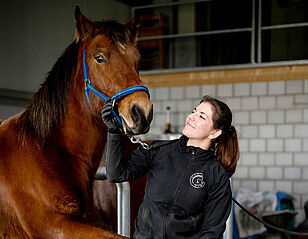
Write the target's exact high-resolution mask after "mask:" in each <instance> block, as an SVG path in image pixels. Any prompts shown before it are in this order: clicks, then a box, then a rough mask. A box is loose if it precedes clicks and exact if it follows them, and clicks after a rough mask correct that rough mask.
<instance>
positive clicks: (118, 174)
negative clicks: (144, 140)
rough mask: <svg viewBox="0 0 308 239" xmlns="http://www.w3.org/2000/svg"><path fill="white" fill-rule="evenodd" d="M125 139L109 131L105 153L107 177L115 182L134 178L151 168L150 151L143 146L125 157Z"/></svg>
mask: <svg viewBox="0 0 308 239" xmlns="http://www.w3.org/2000/svg"><path fill="white" fill-rule="evenodd" d="M123 148H124V139H123V136H122V135H121V134H112V133H108V138H107V145H106V150H105V155H104V160H105V166H106V173H107V179H108V180H109V181H110V182H113V183H119V182H124V181H130V180H134V179H136V178H139V177H141V176H143V175H145V174H146V173H147V172H148V171H149V169H150V157H151V155H150V152H149V151H147V150H144V149H141V147H139V148H137V149H136V150H134V151H132V152H131V153H130V154H129V155H127V157H126V158H124V157H123Z"/></svg>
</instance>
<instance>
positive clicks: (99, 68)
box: [75, 7, 153, 135]
mask: <svg viewBox="0 0 308 239" xmlns="http://www.w3.org/2000/svg"><path fill="white" fill-rule="evenodd" d="M75 25H76V36H75V40H76V42H77V43H80V50H79V56H80V55H81V54H83V55H84V56H83V57H84V62H85V63H84V64H85V65H86V67H87V69H85V67H84V68H83V72H84V73H85V72H86V71H88V73H87V74H88V78H89V82H88V83H90V84H91V86H92V87H93V88H95V90H97V91H98V92H99V93H102V95H104V96H107V98H111V97H112V96H113V95H115V94H117V93H119V92H121V91H123V90H125V89H127V88H129V87H132V86H136V85H141V80H140V77H139V69H138V62H139V59H140V54H139V51H138V50H137V48H136V42H137V35H138V24H137V23H136V21H135V20H134V19H132V20H130V21H128V22H127V23H126V24H124V25H122V24H120V23H118V22H115V21H105V22H92V21H90V20H89V19H87V18H86V17H85V16H84V15H83V14H82V13H81V12H80V10H79V8H78V7H77V8H76V10H75ZM78 58H80V57H78ZM88 83H86V84H88ZM81 84H82V83H81ZM144 88H145V87H144ZM85 99H86V97H84V102H85V104H86V101H85ZM88 102H89V104H90V109H91V113H92V114H94V115H96V116H100V111H101V109H102V107H103V104H104V100H102V99H100V98H99V97H97V96H96V95H95V94H93V93H91V94H89V96H88ZM116 103H117V108H118V114H119V118H120V121H121V123H122V125H123V130H124V131H125V132H126V133H127V134H130V135H134V134H142V133H147V132H148V131H149V128H150V123H151V121H152V118H153V106H152V103H151V101H150V98H149V95H148V94H147V92H146V91H144V90H141V91H136V92H133V93H131V94H129V95H125V97H122V98H120V99H119V101H117V102H116Z"/></svg>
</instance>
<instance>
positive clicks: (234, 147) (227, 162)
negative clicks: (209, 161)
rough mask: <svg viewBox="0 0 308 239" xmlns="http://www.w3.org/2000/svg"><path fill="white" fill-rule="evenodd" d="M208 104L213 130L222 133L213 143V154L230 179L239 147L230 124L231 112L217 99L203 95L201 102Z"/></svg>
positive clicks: (234, 130) (237, 157)
mask: <svg viewBox="0 0 308 239" xmlns="http://www.w3.org/2000/svg"><path fill="white" fill-rule="evenodd" d="M203 102H208V103H210V104H211V105H212V111H213V117H212V120H213V128H214V129H221V130H222V133H221V135H220V136H218V137H217V138H216V139H215V140H214V141H213V146H214V152H215V156H216V158H217V160H219V161H220V162H221V163H222V165H223V166H224V168H225V169H226V171H227V173H228V175H229V176H230V177H231V176H232V175H233V174H234V172H235V169H236V164H237V161H238V159H239V146H238V137H237V132H236V129H235V128H234V126H233V125H231V123H232V112H231V110H230V108H229V107H228V106H227V105H226V104H225V103H223V102H221V101H220V100H218V99H215V98H213V97H211V96H208V95H205V96H203V97H202V99H201V102H200V103H203Z"/></svg>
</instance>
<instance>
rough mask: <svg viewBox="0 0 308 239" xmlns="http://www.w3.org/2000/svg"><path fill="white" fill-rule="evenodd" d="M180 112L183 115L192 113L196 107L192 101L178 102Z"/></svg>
mask: <svg viewBox="0 0 308 239" xmlns="http://www.w3.org/2000/svg"><path fill="white" fill-rule="evenodd" d="M177 102H178V111H179V112H183V113H191V112H192V111H193V109H194V107H195V106H193V104H192V101H191V100H178V101H177Z"/></svg>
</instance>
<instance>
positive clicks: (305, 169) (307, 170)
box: [303, 167, 308, 180]
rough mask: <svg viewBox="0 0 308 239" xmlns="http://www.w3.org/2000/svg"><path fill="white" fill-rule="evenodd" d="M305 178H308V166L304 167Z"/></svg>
mask: <svg viewBox="0 0 308 239" xmlns="http://www.w3.org/2000/svg"><path fill="white" fill-rule="evenodd" d="M303 179H304V180H308V167H305V168H303Z"/></svg>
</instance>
